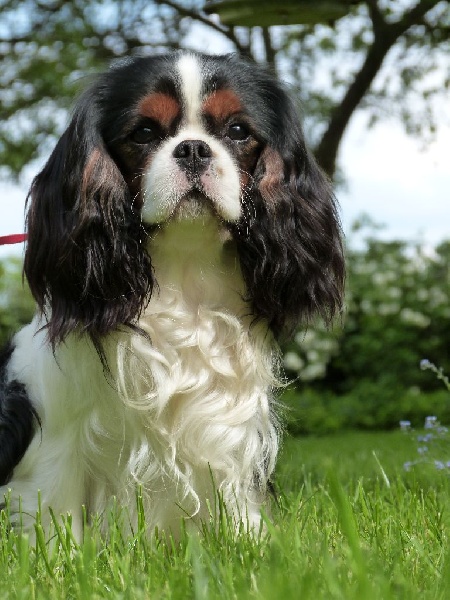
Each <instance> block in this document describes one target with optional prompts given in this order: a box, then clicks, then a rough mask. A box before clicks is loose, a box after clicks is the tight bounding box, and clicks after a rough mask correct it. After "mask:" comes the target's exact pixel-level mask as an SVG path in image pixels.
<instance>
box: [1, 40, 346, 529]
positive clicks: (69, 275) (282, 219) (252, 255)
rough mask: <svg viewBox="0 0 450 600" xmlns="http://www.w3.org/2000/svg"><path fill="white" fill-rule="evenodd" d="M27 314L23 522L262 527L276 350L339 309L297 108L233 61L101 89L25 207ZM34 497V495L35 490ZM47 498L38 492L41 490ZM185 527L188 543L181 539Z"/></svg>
mask: <svg viewBox="0 0 450 600" xmlns="http://www.w3.org/2000/svg"><path fill="white" fill-rule="evenodd" d="M27 208H28V213H27V221H26V223H27V233H28V243H27V247H26V251H25V259H24V272H25V275H26V278H27V280H28V283H29V286H30V289H31V291H32V293H33V295H34V298H35V300H36V302H37V307H38V310H37V314H36V316H35V318H34V319H33V321H32V322H31V323H30V324H29V325H27V326H25V327H24V328H23V329H22V330H20V331H19V332H18V333H17V334H16V335H15V336H14V338H13V339H12V341H11V343H10V344H9V345H8V347H7V348H5V349H4V351H3V354H2V358H1V360H0V484H1V487H0V494H1V497H3V496H6V497H8V498H9V501H8V504H9V511H10V513H11V519H12V521H14V517H15V516H16V517H17V519H18V515H19V512H20V513H21V517H20V522H21V523H22V525H23V527H25V528H30V529H32V523H33V516H34V515H35V514H36V511H37V510H38V508H39V510H40V513H41V516H40V519H41V522H42V524H43V525H44V526H46V527H47V526H48V527H50V526H51V511H50V510H49V509H52V511H53V514H54V515H56V516H57V517H58V518H59V515H62V516H64V515H67V514H70V515H71V519H72V531H73V532H74V535H75V536H76V537H77V538H80V539H81V538H82V535H83V526H84V523H85V521H86V519H88V520H89V519H91V518H93V516H96V518H97V519H99V520H100V523H102V528H103V529H104V530H105V531H106V529H107V513H108V508H109V507H110V506H111V502H112V499H115V502H117V504H118V505H119V506H121V507H125V508H126V509H127V514H128V517H127V518H128V521H129V523H130V524H131V526H134V527H135V526H136V523H137V518H138V515H137V509H136V502H135V495H136V490H141V492H140V493H141V494H142V502H143V506H144V508H145V516H146V527H147V528H148V531H149V532H151V531H154V530H155V528H158V530H159V531H162V532H167V533H170V534H172V535H174V536H176V535H178V534H179V532H180V527H181V525H182V521H183V519H184V520H185V521H189V522H193V523H199V522H200V521H202V520H208V519H211V518H212V519H214V518H215V515H214V514H212V513H214V509H213V508H212V507H214V506H216V505H217V503H216V498H217V495H218V494H220V497H221V498H222V499H223V502H224V504H225V506H226V508H227V511H228V512H229V514H230V515H231V516H232V517H233V519H234V521H235V522H236V523H237V526H239V524H244V526H245V528H246V529H247V530H254V529H255V528H258V527H259V525H260V520H261V506H262V505H263V504H264V502H265V501H266V499H267V495H268V489H269V487H270V484H269V482H270V478H271V475H272V473H273V470H274V467H275V462H276V457H277V451H278V447H279V441H280V431H281V429H282V428H281V426H280V423H279V419H278V416H277V413H278V410H277V401H276V395H275V392H276V390H277V388H278V387H279V385H280V382H281V381H282V370H281V368H280V364H281V361H280V351H279V346H278V343H279V341H280V340H283V339H286V338H287V337H288V336H289V335H290V334H291V333H292V332H293V331H295V329H296V328H297V327H298V326H299V324H300V323H306V322H309V321H310V320H311V318H313V317H314V316H315V315H320V316H321V317H322V318H324V319H325V320H326V321H327V322H328V321H330V320H331V319H332V318H333V317H334V316H335V315H336V314H337V313H338V312H339V311H340V310H341V307H342V290H343V282H344V258H343V250H342V236H341V227H340V223H339V218H338V214H337V207H336V201H335V198H334V195H333V192H332V188H331V185H330V182H329V181H328V179H327V178H326V176H325V175H324V174H323V173H322V171H321V170H320V168H319V167H318V166H317V164H316V162H315V161H314V159H313V157H312V155H311V153H310V151H309V150H308V149H307V147H306V145H305V140H304V136H303V133H302V128H301V125H300V123H299V119H298V115H297V111H296V108H295V105H294V103H293V101H292V100H291V99H290V98H289V95H288V93H287V92H286V91H285V89H284V88H283V86H282V85H281V84H280V83H278V82H277V81H276V80H275V79H274V77H273V76H272V75H271V74H269V73H268V72H267V71H266V70H264V69H263V68H261V67H259V66H257V65H255V64H253V63H251V62H250V61H247V60H245V59H243V58H239V57H237V56H232V55H231V56H228V55H227V56H208V55H204V54H200V53H193V52H185V51H183V52H175V53H171V54H167V55H157V56H152V57H135V58H130V59H126V60H123V61H120V62H118V63H117V64H115V65H113V66H112V67H111V68H110V69H109V70H108V71H106V72H105V73H104V74H102V75H100V76H99V77H98V78H97V79H96V80H95V81H93V82H92V84H91V85H90V87H88V89H87V90H86V91H85V92H84V94H82V95H81V97H80V99H79V101H78V103H77V104H76V106H75V109H74V113H73V118H72V120H71V122H70V124H69V125H68V127H67V130H66V131H65V133H64V134H63V135H62V137H61V139H60V140H59V141H58V143H57V145H56V147H55V149H54V151H53V153H52V154H51V156H50V158H49V160H48V162H47V164H46V165H45V166H44V168H43V169H42V171H41V172H40V173H39V174H38V175H37V176H36V178H35V179H34V181H33V183H32V186H31V189H30V192H29V195H28V199H27ZM38 492H39V494H38ZM38 498H39V499H38ZM177 532H178V533H177Z"/></svg>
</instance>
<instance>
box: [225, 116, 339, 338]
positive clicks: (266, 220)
mask: <svg viewBox="0 0 450 600" xmlns="http://www.w3.org/2000/svg"><path fill="white" fill-rule="evenodd" d="M286 117H287V120H286V125H288V124H289V121H290V123H291V125H290V130H288V129H286V130H285V134H286V135H285V137H284V140H286V141H285V142H281V143H280V144H279V147H278V148H272V147H270V146H267V147H266V148H265V149H264V151H263V152H262V154H261V156H260V159H259V162H258V164H257V167H256V170H255V174H254V183H253V187H252V189H251V190H250V191H249V193H247V194H245V196H244V207H243V210H244V216H243V218H242V219H241V221H240V222H239V223H238V225H237V227H236V230H235V232H234V233H235V235H234V237H235V239H236V241H237V246H238V252H239V256H240V262H241V268H242V272H243V276H244V279H245V282H246V285H247V291H248V300H249V301H250V302H251V304H252V306H253V310H254V313H255V315H256V316H257V317H262V318H264V319H266V320H267V322H268V323H269V326H270V328H271V329H272V331H273V332H274V334H275V336H277V337H280V336H281V337H285V336H288V335H290V334H291V333H293V331H294V330H295V328H296V327H297V326H298V325H299V323H300V322H305V321H306V322H308V321H309V320H310V319H311V318H312V317H313V316H314V315H320V316H321V317H322V318H323V319H325V321H326V322H327V323H329V322H330V321H331V319H332V318H333V317H334V316H335V314H336V312H338V311H340V310H341V309H342V302H343V288H344V279H345V265H344V256H343V248H342V240H341V228H340V224H339V219H338V216H337V210H336V204H335V199H334V196H333V192H332V188H331V184H330V182H329V181H328V179H327V178H326V176H325V175H324V174H323V173H322V171H321V170H320V168H319V167H318V166H317V164H316V162H315V161H314V158H313V157H312V156H311V155H310V154H309V153H308V151H307V149H306V147H305V145H304V142H303V136H302V134H301V130H300V128H299V127H298V126H296V125H295V123H296V117H295V115H294V114H293V112H291V113H288V114H287V116H286ZM280 140H282V136H280Z"/></svg>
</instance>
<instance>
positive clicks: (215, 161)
mask: <svg viewBox="0 0 450 600" xmlns="http://www.w3.org/2000/svg"><path fill="white" fill-rule="evenodd" d="M247 66H248V65H247ZM130 75H131V76H132V77H133V78H135V79H136V80H137V81H139V82H140V85H139V86H138V85H134V86H132V87H131V89H130V86H129V85H127V82H126V81H123V78H124V76H130ZM248 75H249V76H250V73H248ZM243 77H245V74H244V73H242V64H240V63H238V62H236V61H231V60H227V59H223V58H220V59H217V58H213V57H204V56H202V57H200V56H198V55H193V54H176V55H173V56H171V57H170V58H169V57H164V58H163V59H160V60H159V61H158V60H153V61H151V62H150V61H148V60H145V59H143V60H140V61H138V62H136V63H134V64H132V65H130V67H128V68H127V67H124V68H123V70H118V71H116V72H114V73H112V74H111V77H110V78H109V80H108V82H107V90H106V91H105V98H104V100H103V102H104V104H105V106H104V110H103V111H102V112H103V117H104V119H103V122H102V124H101V127H102V134H103V137H104V139H105V140H106V143H107V145H108V148H109V149H110V151H111V152H112V154H113V156H114V157H115V159H116V161H117V162H118V164H119V165H120V168H121V171H122V173H123V175H124V177H125V179H126V181H127V183H128V185H129V187H130V190H131V191H132V195H133V198H134V200H135V202H136V206H138V207H139V208H140V210H141V212H142V217H143V220H144V221H145V222H146V223H148V224H150V225H152V224H157V223H163V222H165V221H167V220H168V219H171V218H183V217H193V216H196V215H197V214H199V213H201V212H202V211H204V210H206V209H210V210H213V211H214V212H215V213H216V214H217V216H218V217H219V218H221V219H223V220H224V221H226V222H237V221H238V220H239V218H240V217H241V216H242V204H241V199H242V197H243V195H244V194H245V193H246V190H247V189H248V188H249V184H251V182H252V180H253V173H254V170H255V166H256V164H257V161H258V157H259V155H260V152H261V149H262V148H263V147H264V145H265V144H266V143H267V135H268V133H269V131H268V129H270V126H271V125H272V127H273V128H275V127H276V125H275V121H276V116H275V114H274V112H275V111H271V110H270V106H269V105H267V104H265V103H264V102H262V101H261V100H262V99H261V98H260V97H258V94H256V93H255V90H252V89H251V79H250V82H243V81H242V79H243ZM124 89H126V90H127V92H128V93H127V97H126V98H124V97H123V96H124V91H123V90H124ZM106 93H107V94H108V96H106ZM108 106H109V107H114V110H111V109H110V108H109V109H108V108H107V107H108ZM264 137H266V139H265V140H264Z"/></svg>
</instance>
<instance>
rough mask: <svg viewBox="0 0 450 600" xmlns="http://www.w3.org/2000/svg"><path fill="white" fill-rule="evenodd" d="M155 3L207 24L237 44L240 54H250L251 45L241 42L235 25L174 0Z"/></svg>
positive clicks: (156, 1)
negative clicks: (228, 24)
mask: <svg viewBox="0 0 450 600" xmlns="http://www.w3.org/2000/svg"><path fill="white" fill-rule="evenodd" d="M155 4H158V5H159V6H169V7H170V8H173V9H174V10H176V11H177V12H178V14H180V15H181V16H183V17H189V18H190V19H192V20H193V21H197V22H198V23H202V24H203V25H206V26H207V27H209V28H210V29H212V30H213V31H217V32H218V33H221V34H222V35H224V36H225V37H226V38H228V39H229V40H230V42H232V43H233V44H234V45H235V47H236V50H237V51H238V52H239V53H240V54H244V55H246V56H248V55H250V46H249V45H247V44H242V43H241V42H240V40H239V39H238V37H237V36H236V32H235V29H234V27H227V26H226V25H222V24H217V23H214V21H212V20H211V19H210V18H209V17H208V16H206V15H205V14H202V13H201V12H200V11H196V10H194V9H190V8H186V7H184V6H180V5H179V4H178V3H177V2H173V1H172V0H155Z"/></svg>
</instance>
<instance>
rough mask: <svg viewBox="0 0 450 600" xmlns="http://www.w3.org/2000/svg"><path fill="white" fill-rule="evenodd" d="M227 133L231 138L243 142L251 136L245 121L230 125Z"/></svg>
mask: <svg viewBox="0 0 450 600" xmlns="http://www.w3.org/2000/svg"><path fill="white" fill-rule="evenodd" d="M226 135H227V137H229V138H230V140H235V141H238V142H242V141H244V140H246V139H247V138H248V137H249V135H250V131H249V129H248V127H247V126H246V125H244V124H243V123H232V124H231V125H229V127H228V130H227V134H226Z"/></svg>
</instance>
